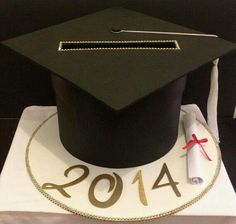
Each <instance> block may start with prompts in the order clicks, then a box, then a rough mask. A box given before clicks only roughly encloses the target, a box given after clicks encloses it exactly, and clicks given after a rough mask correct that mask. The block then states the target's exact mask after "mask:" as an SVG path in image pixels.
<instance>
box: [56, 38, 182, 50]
mask: <svg viewBox="0 0 236 224" xmlns="http://www.w3.org/2000/svg"><path fill="white" fill-rule="evenodd" d="M76 43H78V44H83V43H85V44H96V43H97V44H99V43H105V44H112V43H174V45H175V46H174V47H170V48H166V47H116V48H115V47H97V48H73V49H64V48H63V44H76ZM88 50H180V47H179V44H178V41H177V40H120V41H112V40H103V41H99V40H98V41H87V40H85V41H60V42H59V47H58V51H88Z"/></svg>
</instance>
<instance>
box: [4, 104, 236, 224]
mask: <svg viewBox="0 0 236 224" xmlns="http://www.w3.org/2000/svg"><path fill="white" fill-rule="evenodd" d="M55 111H56V107H37V106H32V107H28V108H26V109H25V111H24V113H23V115H22V117H21V120H20V122H19V125H18V128H17V131H16V134H15V136H14V139H13V142H12V145H11V148H10V151H9V154H8V156H7V159H6V162H5V165H4V167H3V170H2V173H1V177H0V224H2V223H4V224H8V223H9V224H12V223H17V224H21V223H24V224H25V223H34V224H39V223H40V224H41V223H46V224H47V223H50V224H52V223H55V224H60V223H67V224H74V223H79V222H82V223H85V224H87V223H106V224H107V223H113V222H107V221H106V222H103V221H97V220H91V219H88V218H84V217H81V216H78V215H74V214H71V213H69V212H67V211H65V210H63V209H62V208H60V207H58V206H56V205H55V204H53V203H52V202H50V201H48V200H47V199H46V198H44V196H43V195H41V193H39V192H38V190H37V189H36V188H35V186H34V185H33V183H32V182H31V180H30V178H29V176H28V174H27V171H26V167H25V149H26V145H27V143H28V140H29V138H30V136H31V134H32V132H33V131H34V129H35V128H36V127H37V126H38V125H39V124H40V123H41V122H42V121H43V120H45V119H46V118H47V117H48V116H49V115H50V114H52V113H54V112H55ZM48 165H50V164H48ZM126 223H128V222H126ZM147 223H158V224H164V223H168V224H180V223H181V224H182V223H188V224H190V223H191V224H197V223H201V224H211V223H214V224H222V223H223V224H236V195H235V192H234V190H233V187H232V185H231V183H230V180H229V178H228V175H227V172H226V170H225V167H224V165H223V163H222V167H221V171H220V174H219V176H218V178H217V181H216V183H215V185H214V186H213V188H212V189H211V190H210V191H209V192H208V193H207V194H206V195H205V196H204V197H203V198H202V199H201V200H200V201H198V202H197V203H195V204H194V205H192V206H190V207H188V208H186V209H184V210H182V211H181V212H179V213H177V214H175V215H172V216H167V217H163V218H160V219H156V220H152V221H149V222H147Z"/></svg>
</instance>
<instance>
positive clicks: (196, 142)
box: [182, 134, 212, 161]
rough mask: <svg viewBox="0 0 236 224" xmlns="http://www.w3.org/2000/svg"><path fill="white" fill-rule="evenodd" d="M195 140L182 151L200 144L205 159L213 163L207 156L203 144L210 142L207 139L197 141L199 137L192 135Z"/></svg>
mask: <svg viewBox="0 0 236 224" xmlns="http://www.w3.org/2000/svg"><path fill="white" fill-rule="evenodd" d="M192 137H193V139H192V140H190V141H189V142H188V143H187V144H186V145H185V146H184V147H183V148H182V149H189V148H191V147H192V146H193V145H195V144H198V145H199V146H200V147H201V149H202V151H201V152H202V154H203V155H204V156H205V158H206V159H207V160H209V161H212V160H211V158H210V157H209V156H208V155H207V153H206V151H205V149H204V148H203V146H202V144H201V143H205V142H208V139H207V138H203V139H197V136H196V135H195V134H192Z"/></svg>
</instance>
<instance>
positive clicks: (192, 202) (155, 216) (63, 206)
mask: <svg viewBox="0 0 236 224" xmlns="http://www.w3.org/2000/svg"><path fill="white" fill-rule="evenodd" d="M181 110H182V109H181ZM182 111H183V112H185V111H184V110H182ZM56 114H57V112H56V113H53V114H52V115H50V116H49V117H48V118H47V119H46V120H44V121H43V122H42V123H41V124H40V125H39V126H38V127H37V128H36V129H35V131H34V132H33V134H32V135H31V137H30V139H29V142H28V144H27V147H26V153H25V162H26V169H27V171H28V174H29V176H30V179H31V181H32V182H33V184H34V185H35V187H36V188H37V190H38V191H39V192H40V193H41V194H43V196H45V197H46V198H47V199H48V200H50V201H51V202H52V203H54V204H56V205H57V206H59V207H61V208H62V209H64V210H66V211H69V212H72V213H74V214H77V215H81V216H84V217H87V218H93V219H98V220H103V221H136V222H137V221H148V220H153V219H156V218H161V217H164V216H169V215H173V214H175V213H177V212H179V211H181V210H183V209H185V208H187V207H189V206H191V205H193V204H194V203H196V202H197V201H199V200H200V199H201V198H202V197H203V196H204V195H205V194H206V193H207V192H208V191H209V190H210V189H211V188H212V187H213V185H214V183H215V181H216V179H217V177H218V175H219V172H220V168H221V152H220V148H219V145H218V143H217V141H216V139H215V137H214V136H213V134H212V132H211V131H210V130H209V128H208V127H206V125H204V124H202V123H201V122H199V121H198V122H199V123H201V124H202V125H203V126H204V127H205V128H206V129H207V131H208V132H209V133H210V135H211V137H212V139H213V141H214V143H215V145H216V149H217V166H216V170H215V174H214V175H213V177H212V180H211V181H210V183H209V184H208V185H207V186H206V188H205V189H204V190H203V191H202V192H201V193H200V194H199V195H197V196H196V197H195V198H193V199H192V200H190V201H189V202H187V203H185V204H184V205H181V206H179V207H177V208H175V209H172V210H169V211H167V212H162V213H160V214H157V215H152V216H143V217H139V218H112V217H103V216H96V215H91V214H89V213H86V212H81V211H78V210H77V209H74V208H72V207H69V206H67V205H65V204H63V203H61V202H60V201H58V200H56V199H54V198H53V197H52V196H51V195H50V194H48V193H47V192H45V191H44V190H43V189H42V188H41V187H40V185H39V184H38V182H37V180H36V179H35V177H34V175H33V174H32V172H31V169H30V162H29V148H30V144H31V142H32V140H33V138H34V136H35V135H36V134H37V132H38V131H39V129H40V128H41V127H42V126H43V125H44V124H45V123H46V122H47V121H48V120H50V119H51V118H52V117H54V116H55V115H56Z"/></svg>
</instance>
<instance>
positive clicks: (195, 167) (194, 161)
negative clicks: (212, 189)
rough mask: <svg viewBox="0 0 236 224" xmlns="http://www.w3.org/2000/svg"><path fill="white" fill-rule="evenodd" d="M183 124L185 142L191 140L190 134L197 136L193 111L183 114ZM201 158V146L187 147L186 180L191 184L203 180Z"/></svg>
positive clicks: (199, 182)
mask: <svg viewBox="0 0 236 224" xmlns="http://www.w3.org/2000/svg"><path fill="white" fill-rule="evenodd" d="M183 124H184V129H185V138H186V141H187V142H189V141H190V140H192V134H195V135H196V136H198V129H197V124H196V115H195V113H193V112H190V113H186V114H185V115H184V116H183ZM201 160H202V154H201V148H200V146H199V145H198V144H194V145H193V146H191V148H189V149H187V175H188V180H189V182H190V183H191V184H201V183H202V182H203V170H202V164H201Z"/></svg>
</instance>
